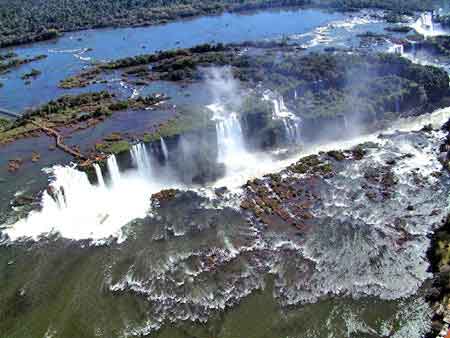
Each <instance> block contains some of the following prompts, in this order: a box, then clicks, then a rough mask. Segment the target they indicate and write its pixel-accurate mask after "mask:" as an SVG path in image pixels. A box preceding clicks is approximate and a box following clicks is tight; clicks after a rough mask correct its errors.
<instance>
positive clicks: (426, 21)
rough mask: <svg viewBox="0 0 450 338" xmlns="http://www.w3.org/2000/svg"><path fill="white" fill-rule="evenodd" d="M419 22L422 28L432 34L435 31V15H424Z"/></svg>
mask: <svg viewBox="0 0 450 338" xmlns="http://www.w3.org/2000/svg"><path fill="white" fill-rule="evenodd" d="M419 20H420V24H421V26H422V28H424V29H426V30H429V31H430V32H433V31H434V25H433V15H432V14H431V13H423V14H422V15H421V16H420V19H419Z"/></svg>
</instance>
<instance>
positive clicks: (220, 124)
mask: <svg viewBox="0 0 450 338" xmlns="http://www.w3.org/2000/svg"><path fill="white" fill-rule="evenodd" d="M216 131H217V141H218V146H219V161H220V162H226V161H228V160H230V159H232V158H234V157H236V156H240V154H243V153H245V152H246V150H245V142H244V136H243V134H242V128H241V123H240V121H239V118H238V116H237V115H236V114H235V113H231V114H229V116H228V117H227V118H224V119H222V120H217V122H216Z"/></svg>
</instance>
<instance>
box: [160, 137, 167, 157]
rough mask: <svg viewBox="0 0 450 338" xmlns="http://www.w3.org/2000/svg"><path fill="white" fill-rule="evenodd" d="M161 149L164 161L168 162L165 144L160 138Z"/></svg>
mask: <svg viewBox="0 0 450 338" xmlns="http://www.w3.org/2000/svg"><path fill="white" fill-rule="evenodd" d="M161 149H162V152H163V155H164V160H165V161H166V162H167V161H168V160H169V151H168V150H167V145H166V142H165V141H164V139H163V138H162V137H161Z"/></svg>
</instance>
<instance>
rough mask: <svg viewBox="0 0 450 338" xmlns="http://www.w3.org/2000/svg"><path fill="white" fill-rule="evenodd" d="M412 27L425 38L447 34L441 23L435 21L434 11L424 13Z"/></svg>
mask: <svg viewBox="0 0 450 338" xmlns="http://www.w3.org/2000/svg"><path fill="white" fill-rule="evenodd" d="M411 27H412V28H413V29H415V30H416V32H417V33H419V34H422V35H423V36H424V37H425V38H427V37H431V36H437V35H444V34H446V32H445V30H443V29H442V28H441V27H440V25H439V24H436V23H434V22H433V14H432V13H422V14H421V15H420V17H419V18H418V19H417V20H416V21H415V22H414V23H413V24H412V25H411Z"/></svg>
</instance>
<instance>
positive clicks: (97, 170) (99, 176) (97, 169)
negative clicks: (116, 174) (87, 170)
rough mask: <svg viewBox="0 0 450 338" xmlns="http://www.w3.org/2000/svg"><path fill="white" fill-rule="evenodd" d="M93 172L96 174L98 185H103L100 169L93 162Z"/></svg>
mask: <svg viewBox="0 0 450 338" xmlns="http://www.w3.org/2000/svg"><path fill="white" fill-rule="evenodd" d="M94 169H95V174H96V175H97V181H98V185H99V186H100V187H105V180H104V179H103V174H102V169H101V168H100V166H99V165H98V164H97V163H94Z"/></svg>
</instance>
